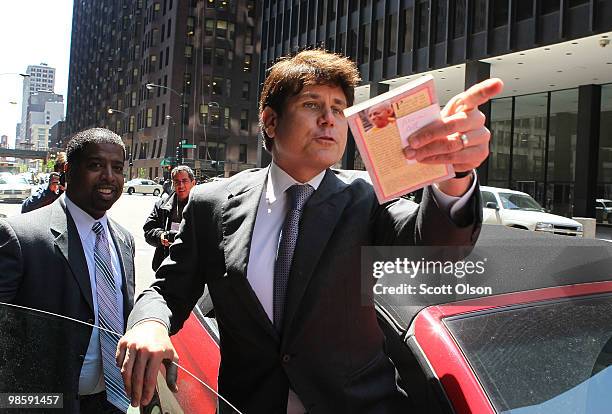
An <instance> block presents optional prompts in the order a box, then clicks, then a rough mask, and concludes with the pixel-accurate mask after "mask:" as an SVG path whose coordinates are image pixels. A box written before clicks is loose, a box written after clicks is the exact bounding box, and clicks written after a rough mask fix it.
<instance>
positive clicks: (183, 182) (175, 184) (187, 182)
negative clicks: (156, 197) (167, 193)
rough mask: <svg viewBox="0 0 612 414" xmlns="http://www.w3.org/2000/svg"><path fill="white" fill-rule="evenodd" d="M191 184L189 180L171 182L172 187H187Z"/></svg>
mask: <svg viewBox="0 0 612 414" xmlns="http://www.w3.org/2000/svg"><path fill="white" fill-rule="evenodd" d="M189 183H191V180H172V184H174V186H178V185H181V184H183V185H187V184H189Z"/></svg>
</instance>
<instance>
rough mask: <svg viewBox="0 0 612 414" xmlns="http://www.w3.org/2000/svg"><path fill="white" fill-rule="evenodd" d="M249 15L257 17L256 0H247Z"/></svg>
mask: <svg viewBox="0 0 612 414" xmlns="http://www.w3.org/2000/svg"><path fill="white" fill-rule="evenodd" d="M246 9H247V17H251V18H255V0H247V4H246Z"/></svg>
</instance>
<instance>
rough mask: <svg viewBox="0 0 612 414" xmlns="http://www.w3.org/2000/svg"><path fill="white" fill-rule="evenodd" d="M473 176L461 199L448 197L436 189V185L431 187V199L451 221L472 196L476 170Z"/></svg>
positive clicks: (474, 187)
mask: <svg viewBox="0 0 612 414" xmlns="http://www.w3.org/2000/svg"><path fill="white" fill-rule="evenodd" d="M473 174H474V177H473V178H472V185H471V186H470V188H469V189H468V190H467V191H466V192H465V194H463V195H462V196H461V197H455V196H450V195H448V194H446V193H444V192H443V191H442V190H440V189H439V188H438V185H437V184H434V185H432V186H431V190H432V193H433V197H434V199H435V200H436V202H437V203H438V206H439V207H440V209H441V210H442V211H444V212H445V213H446V214H447V215H448V216H449V217H450V218H451V219H453V220H454V219H455V217H456V215H457V212H458V211H459V210H461V209H462V208H463V207H464V206H465V205H466V203H467V202H468V201H469V200H470V198H471V197H472V195H473V194H474V191H475V189H476V181H477V176H476V170H474V171H473Z"/></svg>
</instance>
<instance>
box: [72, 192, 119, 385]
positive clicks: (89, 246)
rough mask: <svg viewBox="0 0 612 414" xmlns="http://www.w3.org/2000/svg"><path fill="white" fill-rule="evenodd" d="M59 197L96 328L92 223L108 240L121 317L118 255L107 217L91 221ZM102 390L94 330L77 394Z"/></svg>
mask: <svg viewBox="0 0 612 414" xmlns="http://www.w3.org/2000/svg"><path fill="white" fill-rule="evenodd" d="M62 197H65V201H66V208H67V209H68V212H69V213H70V216H71V217H72V220H74V224H75V225H76V228H77V231H78V233H79V238H80V239H81V245H82V246H83V252H84V253H85V260H86V261H87V270H88V271H89V282H90V283H91V295H92V297H93V306H94V318H95V319H94V324H95V326H98V296H97V290H96V262H95V261H94V249H95V245H96V233H95V232H94V231H93V229H92V227H93V225H94V223H95V222H96V221H99V222H100V224H102V227H103V228H104V230H105V231H106V239H107V240H108V243H109V250H110V254H111V268H112V272H113V276H114V278H115V286H116V291H117V307H118V309H119V315H123V295H122V293H121V289H122V287H123V278H122V277H121V265H120V262H119V256H118V254H117V248H116V246H115V245H114V243H113V238H112V237H111V234H110V231H109V229H108V218H107V217H106V214H105V215H104V216H102V218H100V219H98V220H95V219H94V218H93V217H91V216H90V215H89V214H87V213H86V212H85V211H83V210H82V209H81V208H79V207H78V206H77V205H76V204H74V203H73V202H72V201H71V200H70V198H68V196H66V195H65V193H64V194H63V195H62ZM120 333H123V332H120ZM102 391H104V373H103V371H102V352H101V349H100V331H99V330H98V329H96V328H94V329H93V330H92V332H91V338H89V346H88V347H87V353H86V354H85V360H84V361H83V367H82V368H81V375H80V376H79V395H89V394H96V393H99V392H102Z"/></svg>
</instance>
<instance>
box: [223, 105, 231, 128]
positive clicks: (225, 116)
mask: <svg viewBox="0 0 612 414" xmlns="http://www.w3.org/2000/svg"><path fill="white" fill-rule="evenodd" d="M223 128H225V129H229V128H230V109H229V108H228V107H227V106H226V107H225V108H223Z"/></svg>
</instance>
